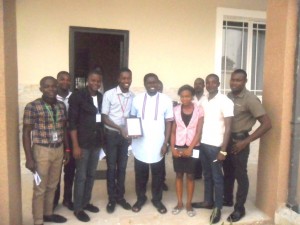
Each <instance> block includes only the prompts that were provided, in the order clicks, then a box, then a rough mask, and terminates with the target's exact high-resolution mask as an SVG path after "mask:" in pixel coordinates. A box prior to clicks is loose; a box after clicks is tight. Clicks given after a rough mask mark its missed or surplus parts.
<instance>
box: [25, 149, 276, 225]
mask: <svg viewBox="0 0 300 225" xmlns="http://www.w3.org/2000/svg"><path fill="white" fill-rule="evenodd" d="M257 154H258V151H257V143H253V144H252V152H251V155H250V158H249V175H250V184H251V185H250V193H249V197H248V201H247V204H246V209H247V214H246V216H245V217H244V218H243V219H242V220H241V221H240V222H238V223H236V224H245V225H246V224H255V225H258V224H272V223H270V222H269V221H270V220H269V218H268V217H267V216H266V215H264V214H263V213H262V212H260V211H259V210H258V209H257V208H256V207H255V205H254V202H255V193H256V172H257ZM22 165H23V163H22ZM99 168H102V169H103V168H105V162H104V161H101V162H100V164H99ZM174 178H175V174H174V172H173V165H172V158H171V155H170V154H169V155H168V156H167V184H168V186H169V191H167V192H164V196H163V202H164V203H165V205H166V207H167V209H168V213H167V214H165V215H160V214H159V213H158V212H157V211H156V209H155V208H154V207H153V206H152V204H151V202H150V200H148V201H147V203H146V205H145V206H144V207H143V208H142V210H141V211H140V212H139V213H133V212H132V211H126V210H123V209H122V208H120V207H118V206H117V208H116V211H115V213H113V214H107V213H106V211H105V206H106V204H107V194H106V181H105V180H97V181H96V182H95V186H94V190H93V200H92V203H93V204H95V205H96V206H98V207H100V213H97V214H92V213H89V215H90V216H91V221H90V222H89V223H88V224H109V225H115V224H116V225H117V224H121V225H127V224H128V225H129V224H136V225H137V224H151V225H155V224H172V225H173V224H174V225H176V224H178V225H179V224H180V225H182V224H185V223H186V224H189V225H192V224H195V225H196V224H197V225H207V224H209V216H210V214H211V210H205V209H197V210H196V212H197V214H196V216H195V217H193V218H190V217H188V216H187V214H186V212H185V211H182V212H181V213H180V214H179V215H176V216H174V215H172V214H171V212H170V211H171V209H172V207H174V206H175V205H176V194H175V185H174ZM126 179H127V180H126V199H127V200H128V202H130V203H131V204H133V203H134V202H135V200H136V197H135V192H134V171H133V156H130V158H129V161H128V167H127V177H126ZM149 188H150V185H148V190H149ZM22 196H23V224H24V225H31V224H33V223H32V215H31V196H32V175H31V174H30V173H28V172H27V171H26V170H24V169H22ZM148 199H151V194H150V192H149V191H148ZM202 199H203V180H197V181H196V188H195V194H194V200H195V201H199V200H202ZM231 211H232V208H229V207H224V208H223V210H222V219H221V222H220V223H219V224H222V222H224V221H225V224H229V223H228V222H226V218H227V216H228V215H229V214H230V213H231ZM56 213H59V214H61V215H64V216H65V217H66V218H67V219H68V222H67V223H65V224H66V225H79V224H85V223H82V222H79V221H78V220H77V219H76V218H75V217H74V216H73V213H72V212H71V211H69V210H68V209H66V208H65V207H63V206H62V205H58V207H57V209H56ZM46 224H49V225H50V224H51V223H46Z"/></svg>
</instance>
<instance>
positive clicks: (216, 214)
mask: <svg viewBox="0 0 300 225" xmlns="http://www.w3.org/2000/svg"><path fill="white" fill-rule="evenodd" d="M220 219H221V210H220V209H218V208H214V210H213V212H212V214H211V216H210V222H211V223H212V224H215V223H218V222H219V221H220Z"/></svg>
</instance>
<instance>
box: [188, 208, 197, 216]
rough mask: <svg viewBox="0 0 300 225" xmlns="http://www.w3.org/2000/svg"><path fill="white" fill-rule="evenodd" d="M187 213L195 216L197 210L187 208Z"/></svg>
mask: <svg viewBox="0 0 300 225" xmlns="http://www.w3.org/2000/svg"><path fill="white" fill-rule="evenodd" d="M186 214H187V215H188V216H189V217H193V216H195V215H196V211H195V210H194V209H193V208H192V209H191V210H186Z"/></svg>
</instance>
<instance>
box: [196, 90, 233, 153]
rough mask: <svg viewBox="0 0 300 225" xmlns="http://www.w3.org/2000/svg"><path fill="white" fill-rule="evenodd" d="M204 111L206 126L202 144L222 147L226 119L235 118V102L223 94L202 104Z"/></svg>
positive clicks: (203, 131)
mask: <svg viewBox="0 0 300 225" xmlns="http://www.w3.org/2000/svg"><path fill="white" fill-rule="evenodd" d="M202 107H203V110H204V124H203V130H202V139H201V143H204V144H208V145H212V146H216V147H220V146H221V145H222V143H223V137H224V132H225V121H224V118H226V117H232V116H233V102H232V101H231V100H230V99H229V98H228V97H227V96H226V95H223V94H220V93H218V94H217V95H216V96H215V97H213V98H212V99H210V100H208V98H207V99H205V100H204V101H203V103H202Z"/></svg>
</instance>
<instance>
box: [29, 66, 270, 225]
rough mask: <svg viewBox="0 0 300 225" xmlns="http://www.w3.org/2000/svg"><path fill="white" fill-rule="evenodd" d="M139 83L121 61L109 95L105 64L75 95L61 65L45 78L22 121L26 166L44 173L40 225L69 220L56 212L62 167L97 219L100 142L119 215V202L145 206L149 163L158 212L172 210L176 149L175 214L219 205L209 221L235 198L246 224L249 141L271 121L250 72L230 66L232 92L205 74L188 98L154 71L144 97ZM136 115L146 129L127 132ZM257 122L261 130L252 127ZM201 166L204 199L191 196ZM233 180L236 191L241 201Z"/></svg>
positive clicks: (111, 205)
mask: <svg viewBox="0 0 300 225" xmlns="http://www.w3.org/2000/svg"><path fill="white" fill-rule="evenodd" d="M131 82H132V72H131V71H130V70H129V69H128V68H122V69H121V70H120V72H119V77H118V85H117V86H116V87H114V88H112V89H111V90H108V91H106V92H105V93H104V95H102V94H101V93H100V92H99V91H98V90H99V88H100V86H101V83H102V75H101V72H100V71H99V70H93V71H90V72H89V73H88V75H87V87H86V88H85V89H82V90H78V91H76V92H74V93H71V92H70V86H71V76H70V74H69V73H68V72H66V71H62V72H59V73H58V75H57V79H55V78H54V77H51V76H47V77H44V78H42V79H41V81H40V91H41V92H42V97H41V98H38V99H36V100H35V101H33V102H30V103H28V104H27V105H26V107H25V111H24V118H23V146H24V150H25V155H26V167H27V168H28V169H29V170H30V171H32V172H33V173H34V174H35V176H39V178H40V182H34V185H33V186H34V187H33V199H32V212H33V219H34V224H35V225H40V224H43V223H44V222H55V223H64V222H66V221H67V219H66V218H65V217H63V216H61V215H58V214H54V213H53V211H54V208H55V207H56V205H57V204H58V200H59V195H60V184H59V181H60V175H61V169H62V165H63V168H64V195H63V202H62V204H63V205H64V206H66V207H67V208H68V209H70V210H72V211H74V215H75V217H76V218H77V219H78V220H80V221H82V222H88V221H89V220H90V217H89V215H88V214H87V213H86V211H89V212H92V213H97V212H99V208H98V207H97V206H95V205H93V204H92V203H91V195H92V189H93V184H94V178H95V172H96V169H97V165H98V160H99V153H100V150H101V148H103V149H104V150H105V153H106V163H107V193H108V203H107V206H106V211H107V212H108V213H113V212H114V210H115V207H116V205H119V206H121V207H122V208H124V209H125V210H132V211H133V212H139V211H140V210H141V209H142V207H143V206H144V204H145V203H146V201H147V196H146V186H147V182H148V180H149V170H151V175H152V184H151V192H152V199H151V202H152V204H153V206H154V207H155V208H156V209H157V211H158V212H159V213H161V214H164V213H166V212H167V208H166V207H165V205H164V204H163V202H162V196H163V189H166V185H165V183H164V179H165V158H164V156H165V154H166V153H167V150H168V149H170V151H171V152H172V156H173V166H174V171H175V172H176V182H175V184H176V195H177V200H178V202H177V204H176V206H174V208H172V211H171V212H172V214H174V215H177V214H179V213H180V212H181V211H182V210H183V209H184V208H185V209H186V213H187V215H188V216H190V217H193V216H195V214H196V213H195V210H194V208H206V209H213V211H212V214H211V217H210V221H211V223H217V222H219V220H220V218H221V209H222V207H223V206H233V205H234V211H233V213H231V214H230V216H229V217H228V218H227V220H228V221H232V222H236V221H239V220H240V219H241V218H242V217H243V216H244V215H245V206H244V205H245V202H246V198H247V193H248V189H249V180H248V175H247V160H248V156H249V150H250V149H249V144H250V143H251V142H252V141H254V140H256V139H257V138H260V137H261V136H262V135H263V134H265V133H266V132H267V131H268V130H269V129H270V128H271V122H270V119H269V117H268V116H267V114H266V112H265V110H264V109H263V107H262V104H261V102H260V100H259V99H258V98H257V97H256V96H255V95H253V94H252V93H251V92H250V91H248V90H247V89H246V87H245V86H246V82H247V73H246V72H245V71H244V70H241V69H238V70H235V71H234V72H233V73H232V75H231V80H230V87H231V92H230V93H228V95H227V96H226V95H223V94H221V93H220V92H219V90H218V88H219V85H220V82H219V77H218V76H217V75H215V74H209V75H208V76H207V77H206V78H205V80H203V79H202V78H197V79H196V80H195V82H194V87H192V86H190V85H183V86H182V87H180V88H179V90H178V95H179V97H180V101H181V103H180V104H178V105H176V106H174V104H173V102H172V100H171V99H170V98H169V97H168V96H167V95H165V94H163V93H162V83H161V81H160V80H159V78H158V76H157V75H156V74H153V73H149V74H146V75H145V76H144V86H145V92H143V93H140V94H137V95H134V94H133V93H132V92H131V91H130V85H131ZM205 87H206V90H207V94H205V92H204V88H205ZM132 117H137V118H140V121H141V126H142V133H143V134H142V136H130V135H128V130H127V127H126V119H127V118H132ZM257 120H258V121H259V122H260V125H259V127H258V128H257V129H256V130H255V131H254V132H253V133H251V134H249V132H250V131H251V129H252V127H253V126H254V124H255V123H256V121H257ZM129 145H131V146H132V152H133V155H134V171H135V192H136V196H137V200H136V202H135V203H134V204H133V205H132V206H131V204H130V203H128V202H127V201H126V199H125V197H124V195H125V178H126V167H127V160H128V147H129ZM202 170H203V176H204V201H202V202H192V199H193V193H194V186H195V184H194V179H195V177H196V176H201V172H200V175H199V171H202ZM184 174H186V191H187V199H186V203H185V204H184V203H183V200H182V196H183V177H184ZM223 174H224V175H223ZM235 180H237V183H238V188H237V194H236V199H235V200H236V202H235V204H234V202H233V187H234V182H235ZM73 186H74V187H73Z"/></svg>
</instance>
